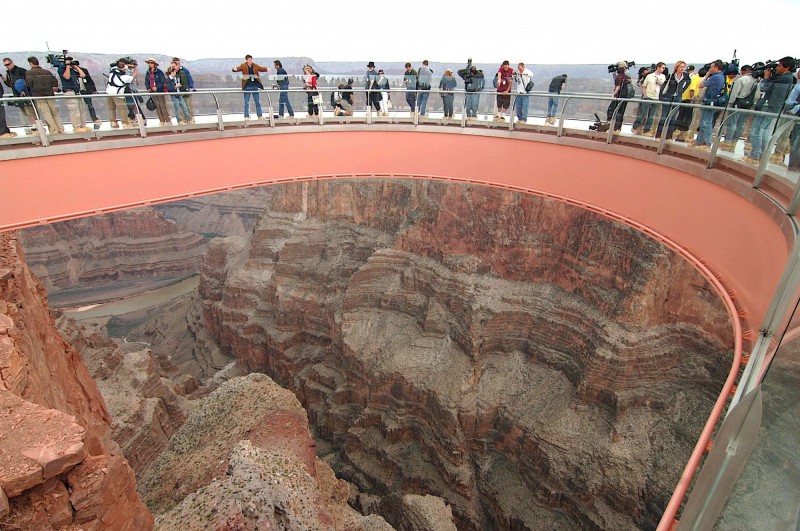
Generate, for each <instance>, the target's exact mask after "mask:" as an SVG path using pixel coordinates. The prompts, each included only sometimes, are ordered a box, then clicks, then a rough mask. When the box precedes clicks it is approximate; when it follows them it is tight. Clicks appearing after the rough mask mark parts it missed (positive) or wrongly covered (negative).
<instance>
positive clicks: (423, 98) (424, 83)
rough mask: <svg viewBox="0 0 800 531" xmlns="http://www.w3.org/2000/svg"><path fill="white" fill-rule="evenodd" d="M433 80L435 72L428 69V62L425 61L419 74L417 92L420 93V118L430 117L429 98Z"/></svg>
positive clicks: (418, 105) (418, 101)
mask: <svg viewBox="0 0 800 531" xmlns="http://www.w3.org/2000/svg"><path fill="white" fill-rule="evenodd" d="M432 78H433V70H431V69H430V68H428V60H427V59H425V60H424V61H422V66H420V67H419V71H418V73H417V90H419V91H420V92H419V96H418V97H417V108H418V109H419V115H420V116H428V97H429V96H430V95H431V93H430V90H431V80H432Z"/></svg>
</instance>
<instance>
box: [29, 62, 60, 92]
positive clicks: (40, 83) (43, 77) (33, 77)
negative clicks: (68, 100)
mask: <svg viewBox="0 0 800 531" xmlns="http://www.w3.org/2000/svg"><path fill="white" fill-rule="evenodd" d="M25 84H26V85H28V90H30V91H31V96H52V95H53V94H54V93H53V89H57V88H58V79H56V76H54V75H53V74H52V73H50V72H48V71H47V70H45V69H44V68H42V67H41V66H34V67H33V68H31V69H30V70H28V73H27V74H25Z"/></svg>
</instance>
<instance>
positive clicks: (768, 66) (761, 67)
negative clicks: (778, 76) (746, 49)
mask: <svg viewBox="0 0 800 531" xmlns="http://www.w3.org/2000/svg"><path fill="white" fill-rule="evenodd" d="M776 68H778V61H773V60H772V59H767V62H766V63H762V62H761V61H759V62H757V63H753V71H752V72H750V73H751V74H752V76H753V77H754V78H756V79H763V78H764V73H765V72H766V71H767V70H769V76H770V78H774V77H775V69H776Z"/></svg>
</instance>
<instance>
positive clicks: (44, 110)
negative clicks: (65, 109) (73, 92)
mask: <svg viewBox="0 0 800 531" xmlns="http://www.w3.org/2000/svg"><path fill="white" fill-rule="evenodd" d="M28 65H29V66H30V68H28V71H27V72H26V73H25V84H26V85H27V86H28V90H29V91H30V93H31V96H33V97H38V96H53V95H54V94H55V92H54V90H55V89H56V88H58V79H56V76H54V75H53V74H51V73H50V72H48V71H47V70H45V69H44V68H42V67H41V66H39V59H37V58H36V57H28ZM36 109H37V110H38V111H39V116H40V117H41V118H42V120H44V121H45V123H46V124H47V128H48V129H49V130H50V134H51V135H53V134H55V135H60V134H64V125H63V124H62V123H61V117H60V116H59V115H58V109H57V108H56V102H55V100H36Z"/></svg>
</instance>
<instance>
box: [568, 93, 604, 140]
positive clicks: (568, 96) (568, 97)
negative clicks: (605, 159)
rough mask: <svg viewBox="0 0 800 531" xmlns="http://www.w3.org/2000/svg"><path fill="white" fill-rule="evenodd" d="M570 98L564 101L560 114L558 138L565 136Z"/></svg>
mask: <svg viewBox="0 0 800 531" xmlns="http://www.w3.org/2000/svg"><path fill="white" fill-rule="evenodd" d="M569 98H570V96H567V99H566V100H564V106H563V107H562V108H561V112H560V113H559V114H558V132H557V133H556V136H559V137H560V136H562V135H563V134H564V113H565V112H567V104H568V103H569ZM609 129H610V127H609Z"/></svg>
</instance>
